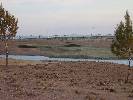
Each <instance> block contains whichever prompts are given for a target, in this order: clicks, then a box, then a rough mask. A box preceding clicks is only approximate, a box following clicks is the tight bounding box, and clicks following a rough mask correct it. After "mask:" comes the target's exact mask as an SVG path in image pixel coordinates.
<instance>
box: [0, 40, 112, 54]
mask: <svg viewBox="0 0 133 100" xmlns="http://www.w3.org/2000/svg"><path fill="white" fill-rule="evenodd" d="M70 43H73V44H78V45H82V46H94V47H101V48H109V47H110V44H111V41H110V40H95V39H90V40H44V39H31V40H10V41H8V45H9V48H8V49H9V54H17V55H44V56H45V55H48V54H47V52H44V51H42V50H40V49H39V48H19V47H18V46H19V45H37V46H63V45H67V44H70ZM4 48H5V47H4V43H3V42H0V54H4V52H5V49H4Z"/></svg>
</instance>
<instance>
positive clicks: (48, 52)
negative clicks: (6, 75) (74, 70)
mask: <svg viewBox="0 0 133 100" xmlns="http://www.w3.org/2000/svg"><path fill="white" fill-rule="evenodd" d="M110 44H111V41H107V40H95V39H91V40H71V41H70V40H65V41H61V40H43V39H42V40H39V39H36V40H13V41H11V42H9V54H18V55H43V56H50V57H71V56H72V57H73V56H75V57H77V56H78V57H80V56H81V57H84V56H88V57H114V55H113V54H112V53H111V51H110ZM2 48H3V47H2V45H0V49H1V50H0V52H1V53H3V52H4V50H3V49H2Z"/></svg>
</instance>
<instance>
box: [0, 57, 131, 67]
mask: <svg viewBox="0 0 133 100" xmlns="http://www.w3.org/2000/svg"><path fill="white" fill-rule="evenodd" d="M0 57H2V58H5V55H0ZM9 58H12V59H17V60H31V61H73V62H76V61H96V62H111V63H117V64H125V65H128V60H100V59H99V60H98V59H73V58H50V57H45V56H29V55H9ZM131 66H133V60H131Z"/></svg>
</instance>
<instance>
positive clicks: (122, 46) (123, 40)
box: [111, 12, 133, 67]
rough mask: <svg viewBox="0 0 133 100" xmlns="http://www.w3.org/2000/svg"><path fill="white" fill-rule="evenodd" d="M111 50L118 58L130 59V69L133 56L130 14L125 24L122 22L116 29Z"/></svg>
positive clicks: (126, 17)
mask: <svg viewBox="0 0 133 100" xmlns="http://www.w3.org/2000/svg"><path fill="white" fill-rule="evenodd" d="M111 50H112V53H114V54H115V55H116V56H118V57H121V58H128V59H129V67H130V58H131V56H132V54H133V29H132V21H131V19H130V16H129V14H128V12H126V15H125V22H122V21H121V22H120V24H119V25H118V26H117V28H116V31H115V39H114V40H113V43H112V45H111Z"/></svg>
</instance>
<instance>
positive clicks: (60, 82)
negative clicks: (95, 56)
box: [0, 60, 133, 100]
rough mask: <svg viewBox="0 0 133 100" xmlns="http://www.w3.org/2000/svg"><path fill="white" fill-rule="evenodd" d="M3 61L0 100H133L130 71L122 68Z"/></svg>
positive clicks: (132, 79) (117, 66)
mask: <svg viewBox="0 0 133 100" xmlns="http://www.w3.org/2000/svg"><path fill="white" fill-rule="evenodd" d="M3 61H4V60H0V63H1V64H2V65H0V100H133V68H131V69H130V70H129V69H128V66H126V65H117V64H111V63H100V62H97V63H96V62H42V63H41V62H34V63H32V62H30V61H29V62H28V61H27V62H26V63H25V62H24V61H23V62H21V61H13V60H10V65H9V66H8V67H5V66H4V65H3V64H4V62H3ZM128 72H129V73H130V75H129V80H128V82H127V83H125V79H126V77H127V75H128Z"/></svg>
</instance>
